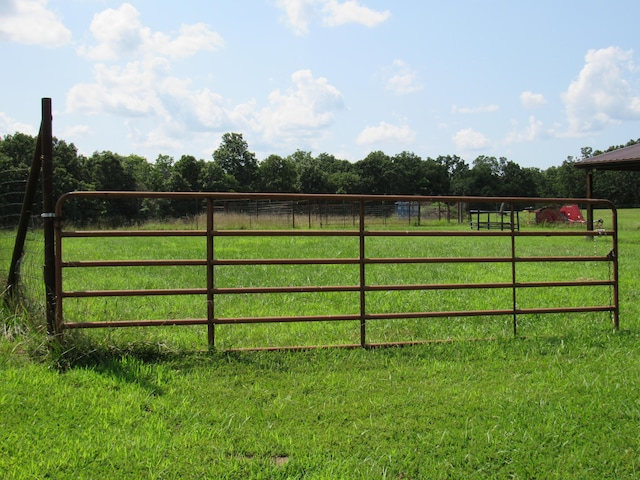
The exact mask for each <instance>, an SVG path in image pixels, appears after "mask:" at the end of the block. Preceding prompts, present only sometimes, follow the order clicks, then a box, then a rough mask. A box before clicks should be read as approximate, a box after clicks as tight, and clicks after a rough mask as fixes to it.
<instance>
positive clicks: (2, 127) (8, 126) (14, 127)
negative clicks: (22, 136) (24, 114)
mask: <svg viewBox="0 0 640 480" xmlns="http://www.w3.org/2000/svg"><path fill="white" fill-rule="evenodd" d="M16 132H20V133H26V134H27V135H36V134H37V133H38V132H37V130H36V129H35V128H34V127H32V126H31V125H27V124H26V123H22V122H19V121H17V120H15V119H13V118H11V117H9V116H8V115H7V114H5V113H4V112H0V135H2V134H6V135H9V134H11V135H13V134H14V133H16Z"/></svg>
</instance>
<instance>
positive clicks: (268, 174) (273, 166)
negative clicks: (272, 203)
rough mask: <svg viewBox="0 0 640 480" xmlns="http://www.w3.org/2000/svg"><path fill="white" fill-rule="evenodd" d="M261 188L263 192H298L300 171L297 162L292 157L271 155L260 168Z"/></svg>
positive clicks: (261, 163) (259, 182)
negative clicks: (297, 184) (297, 168)
mask: <svg viewBox="0 0 640 480" xmlns="http://www.w3.org/2000/svg"><path fill="white" fill-rule="evenodd" d="M258 178H259V181H258V184H259V190H260V191H262V192H277V193H287V192H289V193H293V192H296V190H297V188H296V183H297V180H298V172H297V170H296V164H295V163H294V162H293V160H291V159H290V158H282V157H281V156H279V155H269V156H268V157H267V158H265V159H264V160H263V161H262V162H260V165H259V168H258Z"/></svg>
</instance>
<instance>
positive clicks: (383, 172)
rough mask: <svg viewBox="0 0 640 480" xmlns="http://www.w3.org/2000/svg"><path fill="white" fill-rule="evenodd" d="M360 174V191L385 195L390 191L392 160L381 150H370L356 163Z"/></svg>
mask: <svg viewBox="0 0 640 480" xmlns="http://www.w3.org/2000/svg"><path fill="white" fill-rule="evenodd" d="M356 171H357V172H358V175H359V176H360V181H361V184H360V193H364V194H370V195H386V194H389V193H391V175H392V173H391V171H392V162H391V159H390V158H389V156H388V155H386V154H385V153H384V152H382V151H376V152H371V153H370V154H369V155H367V156H366V157H365V158H364V159H362V160H360V161H358V162H357V163H356Z"/></svg>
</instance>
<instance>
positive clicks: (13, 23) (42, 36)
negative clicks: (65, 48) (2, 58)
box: [0, 0, 71, 47]
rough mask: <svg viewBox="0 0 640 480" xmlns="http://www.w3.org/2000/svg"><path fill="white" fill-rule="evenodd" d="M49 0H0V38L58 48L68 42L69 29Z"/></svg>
mask: <svg viewBox="0 0 640 480" xmlns="http://www.w3.org/2000/svg"><path fill="white" fill-rule="evenodd" d="M47 3H48V0H1V1H0V41H9V42H15V43H24V44H27V45H43V46H45V47H59V46H61V45H65V44H67V43H69V42H70V41H71V32H70V31H69V29H68V28H67V27H65V26H64V24H63V23H62V21H61V20H60V19H59V18H58V17H57V15H56V14H55V13H53V12H52V11H51V10H49V9H48V8H47Z"/></svg>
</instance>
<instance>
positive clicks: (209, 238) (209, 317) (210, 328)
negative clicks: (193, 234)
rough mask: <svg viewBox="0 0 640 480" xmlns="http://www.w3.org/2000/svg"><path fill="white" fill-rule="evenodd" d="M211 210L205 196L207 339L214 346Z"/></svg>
mask: <svg viewBox="0 0 640 480" xmlns="http://www.w3.org/2000/svg"><path fill="white" fill-rule="evenodd" d="M213 212H214V205H213V199H212V198H211V197H208V198H207V340H208V343H209V346H210V347H214V346H215V341H216V332H215V327H216V326H215V308H214V307H215V305H214V298H213V289H214V287H215V278H214V266H213V260H214V244H213V228H214V221H213Z"/></svg>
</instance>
